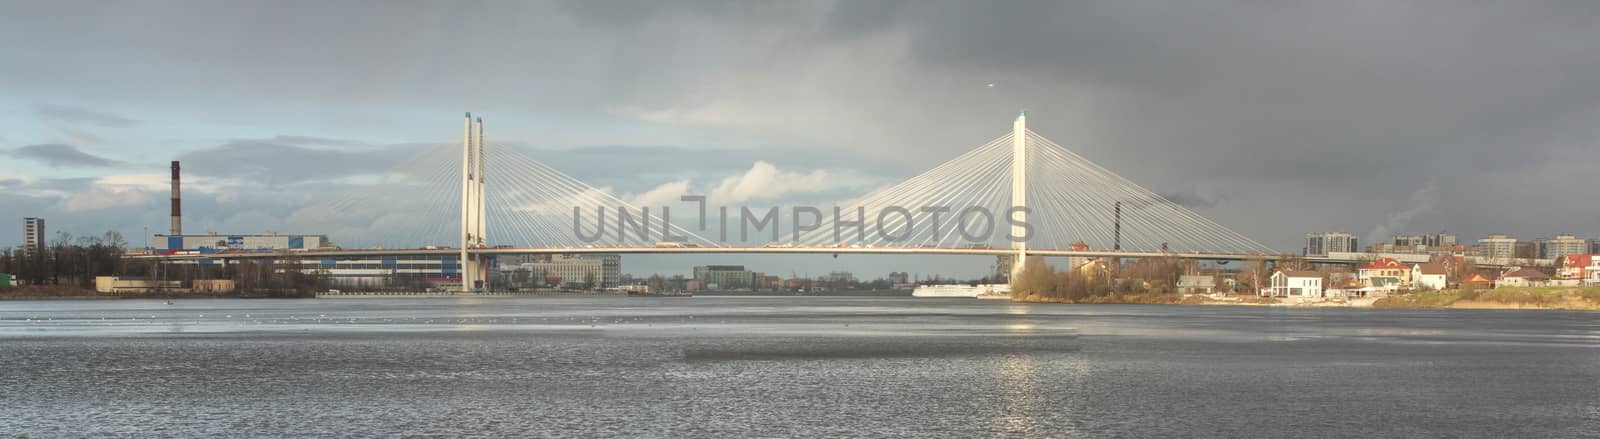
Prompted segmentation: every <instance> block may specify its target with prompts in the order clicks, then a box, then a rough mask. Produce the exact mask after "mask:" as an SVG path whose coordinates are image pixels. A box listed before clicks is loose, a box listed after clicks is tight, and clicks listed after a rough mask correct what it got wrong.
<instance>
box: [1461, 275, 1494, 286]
mask: <svg viewBox="0 0 1600 439" xmlns="http://www.w3.org/2000/svg"><path fill="white" fill-rule="evenodd" d="M1494 280H1495V279H1494V278H1493V277H1490V276H1489V275H1486V274H1483V273H1471V274H1468V275H1467V276H1466V277H1463V278H1461V286H1463V287H1464V286H1468V285H1471V286H1473V287H1477V288H1493V287H1494Z"/></svg>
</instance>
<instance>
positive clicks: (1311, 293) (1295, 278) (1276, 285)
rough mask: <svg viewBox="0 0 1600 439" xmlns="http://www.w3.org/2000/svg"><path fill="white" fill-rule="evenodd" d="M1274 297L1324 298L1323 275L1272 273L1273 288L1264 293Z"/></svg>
mask: <svg viewBox="0 0 1600 439" xmlns="http://www.w3.org/2000/svg"><path fill="white" fill-rule="evenodd" d="M1262 295H1263V296H1272V297H1291V296H1293V297H1322V273H1318V272H1315V271H1301V270H1278V271H1277V272H1276V273H1272V288H1269V289H1267V290H1266V291H1264V292H1263V294H1262Z"/></svg>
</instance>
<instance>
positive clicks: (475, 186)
mask: <svg viewBox="0 0 1600 439" xmlns="http://www.w3.org/2000/svg"><path fill="white" fill-rule="evenodd" d="M483 194H484V181H483V118H481V117H480V118H478V119H477V120H473V119H472V113H467V116H466V120H465V122H463V123H462V128H461V259H460V262H461V268H460V271H461V291H462V292H471V291H473V290H475V289H477V288H478V287H479V285H480V284H481V283H482V282H483V278H484V275H485V274H486V273H485V269H486V268H487V267H485V266H484V265H483V264H482V262H481V261H479V260H478V255H474V254H472V253H471V252H469V251H468V250H469V249H473V248H481V247H484V246H485V244H487V241H485V240H484V233H485V232H486V231H487V229H486V227H485V224H484V216H485V215H484V196H483Z"/></svg>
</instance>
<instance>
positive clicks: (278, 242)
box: [150, 234, 333, 253]
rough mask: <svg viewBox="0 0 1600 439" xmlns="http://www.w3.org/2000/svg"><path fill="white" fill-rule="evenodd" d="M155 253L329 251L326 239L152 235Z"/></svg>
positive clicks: (329, 245) (275, 235)
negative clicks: (326, 249) (320, 249)
mask: <svg viewBox="0 0 1600 439" xmlns="http://www.w3.org/2000/svg"><path fill="white" fill-rule="evenodd" d="M150 244H151V246H152V247H154V248H153V250H154V251H155V252H157V253H173V252H180V251H195V252H201V253H206V252H220V251H228V250H234V251H285V250H314V249H319V248H328V247H332V246H333V245H332V243H330V242H329V241H328V237H327V235H278V234H271V235H218V234H210V235H155V236H154V237H153V239H151V240H150Z"/></svg>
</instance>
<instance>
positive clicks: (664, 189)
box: [621, 180, 689, 206]
mask: <svg viewBox="0 0 1600 439" xmlns="http://www.w3.org/2000/svg"><path fill="white" fill-rule="evenodd" d="M684 195H689V180H678V181H674V182H668V183H664V184H661V185H660V186H656V187H654V188H651V189H650V190H648V191H645V192H644V193H640V194H629V195H624V196H622V197H621V198H622V199H623V200H626V201H627V202H628V204H632V205H634V206H671V205H674V204H677V203H679V202H681V201H682V200H681V199H680V198H679V197H682V196H684Z"/></svg>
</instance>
